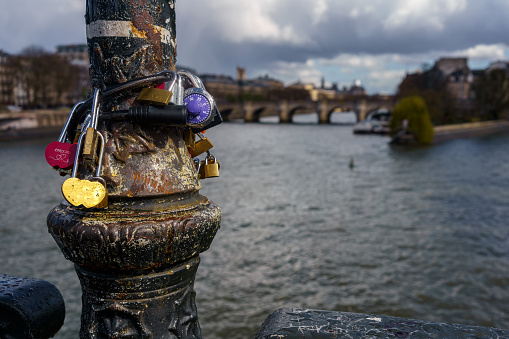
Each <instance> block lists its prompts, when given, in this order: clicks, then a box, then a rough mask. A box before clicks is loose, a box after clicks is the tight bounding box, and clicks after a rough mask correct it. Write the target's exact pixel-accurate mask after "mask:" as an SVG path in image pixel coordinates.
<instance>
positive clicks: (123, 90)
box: [66, 70, 177, 140]
mask: <svg viewBox="0 0 509 339" xmlns="http://www.w3.org/2000/svg"><path fill="white" fill-rule="evenodd" d="M176 78H177V74H176V73H175V72H174V71H171V70H165V71H161V72H158V73H156V74H152V75H148V76H146V77H141V78H138V79H134V80H130V81H126V82H123V83H121V84H117V85H114V86H111V87H109V88H107V89H105V90H104V91H102V95H101V98H100V100H99V103H102V102H105V101H108V100H111V99H113V98H117V99H124V100H125V99H127V98H129V97H133V96H134V95H135V94H136V93H137V92H139V91H141V90H142V89H143V88H144V87H147V86H155V85H160V84H162V83H164V82H170V81H171V82H172V83H174V82H175V81H176ZM93 101H94V97H90V98H88V99H87V100H85V101H84V102H83V103H82V104H81V105H80V106H79V107H77V108H76V112H75V113H74V114H73V116H72V118H71V119H70V121H69V124H68V130H70V131H72V132H73V133H74V131H75V129H76V127H77V126H78V124H79V122H80V121H81V120H82V118H83V114H85V113H86V111H87V110H88V109H90V108H91V107H92V104H93ZM74 136H75V133H74V134H73V135H70V133H67V135H66V140H73V139H74Z"/></svg>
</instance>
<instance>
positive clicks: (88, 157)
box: [82, 88, 100, 163]
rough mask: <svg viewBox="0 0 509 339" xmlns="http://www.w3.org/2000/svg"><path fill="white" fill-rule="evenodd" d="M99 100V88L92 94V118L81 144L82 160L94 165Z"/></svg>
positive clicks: (97, 134) (97, 133)
mask: <svg viewBox="0 0 509 339" xmlns="http://www.w3.org/2000/svg"><path fill="white" fill-rule="evenodd" d="M99 99H100V90H99V88H96V89H95V92H94V101H93V104H92V113H91V114H92V118H91V121H90V125H89V126H88V127H87V130H86V134H85V141H84V143H83V153H82V158H83V160H85V161H88V162H91V163H96V162H97V147H98V142H99V140H98V138H99V132H97V123H98V122H99V109H100V104H99Z"/></svg>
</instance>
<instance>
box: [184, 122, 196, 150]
mask: <svg viewBox="0 0 509 339" xmlns="http://www.w3.org/2000/svg"><path fill="white" fill-rule="evenodd" d="M194 136H195V134H194V133H193V131H191V129H190V128H186V129H185V130H184V135H183V138H184V142H185V143H186V147H187V150H188V151H189V153H190V154H193V152H194V148H195V146H196V142H195V137H194Z"/></svg>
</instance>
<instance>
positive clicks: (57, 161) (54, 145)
mask: <svg viewBox="0 0 509 339" xmlns="http://www.w3.org/2000/svg"><path fill="white" fill-rule="evenodd" d="M83 102H84V101H81V102H78V103H77V104H76V105H74V107H73V108H72V109H71V112H70V113H69V116H68V117H67V120H66V122H65V124H64V127H63V128H62V131H61V132H60V135H59V137H58V140H57V141H53V142H51V143H50V144H49V145H48V146H47V147H46V150H45V152H44V156H45V157H46V161H47V162H48V164H49V165H50V166H51V167H53V168H54V169H56V170H69V169H71V168H72V166H73V164H74V158H75V156H76V146H77V145H76V144H74V143H68V142H65V141H66V139H67V134H68V133H67V132H68V128H69V123H70V121H71V119H72V117H73V115H74V112H75V111H76V109H77V108H78V107H79V106H81V105H82V104H83Z"/></svg>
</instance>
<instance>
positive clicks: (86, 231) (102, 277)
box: [47, 0, 221, 338]
mask: <svg viewBox="0 0 509 339" xmlns="http://www.w3.org/2000/svg"><path fill="white" fill-rule="evenodd" d="M174 6H175V0H123V1H120V0H100V1H99V0H88V1H87V10H86V16H85V17H86V24H87V39H88V45H89V56H90V61H91V66H90V75H91V80H92V86H93V87H94V88H106V87H109V86H112V85H117V84H120V83H123V82H126V81H129V80H133V79H137V78H140V77H143V76H147V75H152V74H155V73H157V72H159V71H162V70H170V69H171V70H174V68H175V60H176V35H175V8H174ZM132 101H133V100H132V99H127V100H125V101H123V102H113V103H110V104H109V106H108V104H106V105H105V106H102V107H103V108H104V107H106V108H108V107H109V108H110V109H113V111H114V110H115V107H116V108H120V107H122V108H125V107H129V106H130V104H131V103H132ZM98 129H99V131H100V133H102V135H103V136H104V138H105V145H106V147H105V154H104V162H103V168H102V177H103V178H104V179H105V181H106V183H107V190H108V207H107V208H106V209H85V208H81V207H74V206H72V205H69V204H68V203H66V202H65V201H64V202H62V203H61V204H60V205H58V206H56V207H55V208H54V209H53V210H52V211H51V212H50V214H49V215H48V220H47V222H48V229H49V232H50V233H51V234H52V236H53V237H54V239H55V241H56V242H57V244H58V245H59V247H60V248H61V250H62V252H63V253H64V256H65V257H66V258H67V259H68V260H71V261H72V262H74V263H75V268H76V271H77V273H78V276H79V279H80V282H81V285H82V292H83V297H82V301H83V309H82V316H81V320H82V321H81V330H80V338H200V337H201V330H200V326H199V323H198V317H197V311H196V305H195V292H194V289H193V284H194V278H195V273H196V270H197V268H198V263H199V253H201V252H203V251H205V250H207V249H208V248H209V246H210V244H211V242H212V239H213V237H214V236H215V233H216V232H217V230H218V228H219V225H220V219H221V211H220V208H219V207H218V206H217V205H215V204H214V203H213V202H211V201H209V200H208V199H207V198H206V197H204V196H202V195H200V194H199V189H200V188H201V185H200V182H199V180H198V177H197V173H196V170H195V168H194V164H193V162H192V159H191V157H190V155H189V153H188V151H187V148H186V145H185V142H184V140H183V128H179V127H169V126H162V125H143V124H136V123H133V122H129V121H120V122H110V121H101V122H100V124H99V126H98Z"/></svg>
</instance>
